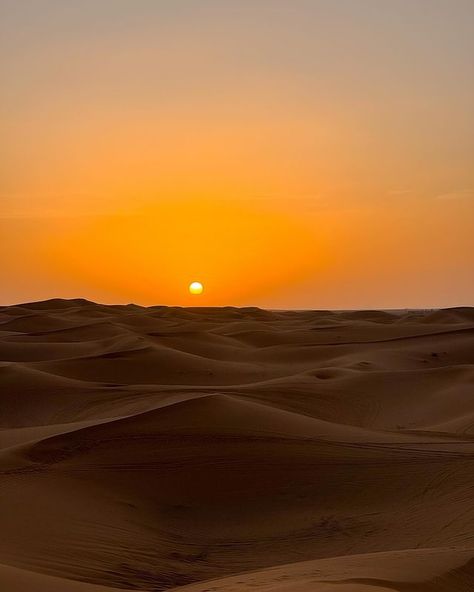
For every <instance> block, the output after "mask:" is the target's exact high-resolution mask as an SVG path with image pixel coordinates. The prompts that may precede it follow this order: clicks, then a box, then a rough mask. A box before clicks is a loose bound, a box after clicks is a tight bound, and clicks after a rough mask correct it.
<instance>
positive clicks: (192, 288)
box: [189, 282, 204, 296]
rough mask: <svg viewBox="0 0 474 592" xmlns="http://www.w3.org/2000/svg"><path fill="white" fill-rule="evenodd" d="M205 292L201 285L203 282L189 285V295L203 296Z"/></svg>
mask: <svg viewBox="0 0 474 592" xmlns="http://www.w3.org/2000/svg"><path fill="white" fill-rule="evenodd" d="M203 290H204V287H203V285H202V284H201V282H191V283H190V284H189V293H190V294H194V295H195V296H197V295H199V294H202V292H203Z"/></svg>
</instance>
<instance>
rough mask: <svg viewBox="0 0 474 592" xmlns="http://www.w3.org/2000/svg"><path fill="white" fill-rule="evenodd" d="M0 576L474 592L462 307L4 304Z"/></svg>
mask: <svg viewBox="0 0 474 592" xmlns="http://www.w3.org/2000/svg"><path fill="white" fill-rule="evenodd" d="M0 359H1V360H2V362H1V363H0V389H1V397H0V520H1V537H0V589H1V590H2V591H3V590H5V591H6V592H43V591H48V592H107V591H108V592H113V591H117V590H120V589H129V590H137V589H138V590H150V591H152V590H153V591H158V590H168V589H171V590H173V591H174V592H178V591H179V592H211V591H212V592H237V591H240V590H243V591H245V590H249V591H250V590H252V591H254V592H270V591H275V592H277V591H278V592H382V591H385V592H387V591H394V590H395V591H398V592H411V591H413V592H438V591H439V592H451V591H452V592H468V591H469V592H472V590H474V309H470V308H455V309H446V310H433V311H432V310H427V311H393V312H392V311H352V312H331V311H267V310H261V309H258V308H232V307H224V308H178V307H163V306H155V307H148V308H145V307H140V306H136V305H123V306H122V305H120V306H106V305H100V304H95V303H92V302H89V301H86V300H81V299H76V300H60V299H56V300H49V301H45V302H36V303H29V304H22V305H15V306H5V307H0Z"/></svg>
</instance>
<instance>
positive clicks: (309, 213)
mask: <svg viewBox="0 0 474 592" xmlns="http://www.w3.org/2000/svg"><path fill="white" fill-rule="evenodd" d="M435 4H436V6H434V5H433V6H431V4H430V5H429V6H428V5H427V3H422V2H413V3H411V2H401V3H397V2H393V3H391V4H390V6H389V5H387V6H384V7H382V6H379V4H378V3H374V2H371V1H369V0H363V1H361V2H356V1H354V2H352V1H351V2H344V3H342V4H341V3H338V2H335V3H333V2H326V1H321V2H319V1H318V2H307V1H306V0H297V1H296V2H295V3H289V2H279V1H278V0H276V1H274V2H273V1H272V2H270V1H268V2H267V1H264V2H256V3H254V2H233V3H228V2H214V1H211V0H203V2H187V1H185V2H184V3H173V2H165V3H161V2H151V1H148V0H140V1H139V2H138V3H129V2H121V1H120V2H114V1H112V0H102V1H101V2H99V3H96V2H92V0H86V1H85V2H80V3H79V2H60V1H59V0H41V1H39V2H35V3H23V2H18V3H17V2H6V3H4V4H3V8H2V9H1V14H0V17H2V18H0V22H1V23H2V25H0V27H3V28H4V30H0V35H1V37H2V39H3V46H4V47H3V51H2V54H1V58H0V60H1V63H2V70H3V81H4V85H3V86H4V88H5V91H4V96H3V98H2V103H3V104H2V112H1V121H0V123H1V126H2V145H1V148H0V157H1V162H2V169H3V170H2V176H1V185H0V200H1V201H0V205H1V212H0V233H1V237H0V241H1V245H0V246H1V249H2V252H6V253H8V254H9V256H8V258H7V259H8V260H7V261H5V262H4V263H3V262H2V269H1V282H2V286H3V288H4V289H3V291H2V299H3V302H4V303H12V302H18V301H21V300H23V301H24V300H35V299H44V298H48V297H51V296H63V297H73V296H77V295H81V296H84V297H87V298H90V299H94V300H101V301H106V302H128V301H133V302H137V303H140V304H156V303H162V304H180V305H186V304H194V305H195V304H196V299H195V298H193V296H192V295H191V294H190V293H189V291H188V290H187V286H188V285H189V283H190V282H191V281H192V279H193V278H195V277H198V278H200V281H202V283H203V285H204V286H205V287H206V289H205V290H204V291H203V293H202V294H201V298H200V299H199V303H200V304H202V305H206V306H207V305H226V304H235V305H247V304H252V305H253V304H256V305H260V306H267V307H297V308H313V307H316V308H357V307H382V308H383V307H400V306H402V307H403V306H438V305H439V306H442V305H444V306H447V305H456V304H463V303H464V304H466V303H468V301H469V299H471V300H472V298H474V280H473V274H472V269H473V268H474V255H473V254H474V238H473V237H474V233H473V232H472V226H473V220H474V176H473V167H472V162H473V159H474V154H473V141H472V140H473V127H474V121H473V115H472V113H473V111H472V104H473V102H474V80H473V77H472V75H471V74H470V72H472V67H471V66H472V63H471V62H472V55H473V54H474V42H473V39H474V36H473V35H471V34H470V33H471V32H470V28H469V23H470V22H472V19H473V18H474V13H473V5H472V3H469V2H459V3H457V4H456V9H452V7H451V6H450V5H449V3H438V2H436V3H435ZM178 5H179V6H178ZM342 5H343V6H344V10H343V9H342V8H341V6H342ZM432 39H437V40H438V41H437V44H435V45H433V44H432V42H431V40H432ZM18 47H21V52H20V51H18ZM395 47H396V48H397V49H396V50H395V49H394V48H395ZM457 72H464V75H463V76H458V75H457V74H456V73H457Z"/></svg>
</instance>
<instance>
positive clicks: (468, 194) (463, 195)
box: [436, 189, 474, 201]
mask: <svg viewBox="0 0 474 592" xmlns="http://www.w3.org/2000/svg"><path fill="white" fill-rule="evenodd" d="M472 198H474V190H473V189H463V190H462V191H452V192H450V193H442V194H441V195H437V196H436V199H441V200H448V201H449V200H457V199H472Z"/></svg>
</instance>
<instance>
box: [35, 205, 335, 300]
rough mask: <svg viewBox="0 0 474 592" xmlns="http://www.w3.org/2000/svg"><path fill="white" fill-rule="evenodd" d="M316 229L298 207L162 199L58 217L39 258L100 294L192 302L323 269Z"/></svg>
mask: <svg viewBox="0 0 474 592" xmlns="http://www.w3.org/2000/svg"><path fill="white" fill-rule="evenodd" d="M320 235H321V232H318V233H316V232H315V230H314V229H313V227H311V226H310V225H309V224H306V222H305V220H304V219H303V218H302V217H301V216H296V215H293V214H292V213H289V212H283V211H276V210H275V209H273V210H272V209H270V208H269V207H266V205H265V204H261V203H256V202H254V201H250V200H249V201H248V202H244V203H238V202H237V201H233V200H225V199H222V200H212V199H204V198H200V199H198V198H195V199H175V200H167V201H165V200H161V201H159V202H157V203H156V204H154V205H150V206H146V207H142V208H141V209H136V210H133V211H132V210H129V211H127V212H124V213H121V214H120V215H103V216H96V217H94V218H86V217H84V218H82V219H76V220H75V221H71V223H70V225H68V226H60V225H59V224H58V226H57V228H55V229H54V232H51V233H49V236H48V238H47V239H45V242H44V245H43V250H42V253H41V257H42V259H43V261H44V262H46V263H47V265H48V266H49V269H50V270H51V271H52V272H53V273H54V275H55V277H57V278H58V279H59V278H61V279H62V281H64V282H66V283H67V284H68V285H70V286H71V289H74V286H76V285H78V286H82V290H81V291H82V292H84V291H85V292H86V293H88V294H92V295H96V296H95V297H96V298H98V299H103V300H110V301H113V302H116V301H128V302H137V303H139V304H157V303H161V304H176V305H192V304H195V297H196V295H198V294H199V295H200V300H199V303H200V304H202V305H206V306H210V305H223V304H243V303H249V302H255V301H256V300H258V298H260V297H264V296H265V295H266V294H272V293H274V292H275V290H279V289H281V290H285V289H287V287H288V285H291V283H293V282H295V281H300V280H305V279H306V278H307V277H308V275H311V274H312V273H314V272H315V270H318V269H321V266H322V265H323V259H324V255H323V254H324V252H325V249H324V248H323V247H322V245H321V244H320V243H321V240H320ZM190 277H191V278H193V277H194V278H196V277H197V278H199V281H197V280H194V281H193V283H192V284H189V281H190ZM183 285H184V286H188V290H183ZM204 286H205V289H204Z"/></svg>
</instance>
